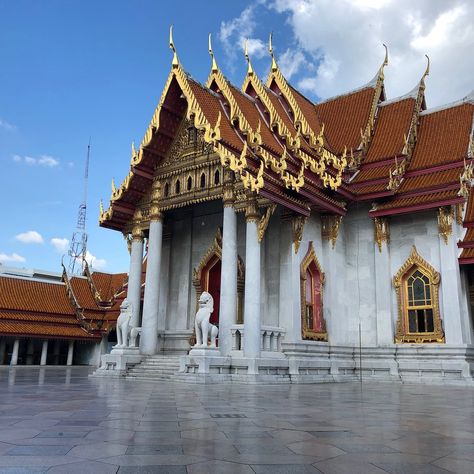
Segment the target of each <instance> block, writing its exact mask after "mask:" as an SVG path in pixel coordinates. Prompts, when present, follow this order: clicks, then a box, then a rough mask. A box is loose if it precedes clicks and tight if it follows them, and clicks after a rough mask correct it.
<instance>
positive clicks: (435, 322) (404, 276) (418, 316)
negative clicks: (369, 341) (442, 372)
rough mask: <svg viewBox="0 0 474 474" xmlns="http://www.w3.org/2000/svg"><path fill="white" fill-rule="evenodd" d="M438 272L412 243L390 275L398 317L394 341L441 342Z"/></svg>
mask: <svg viewBox="0 0 474 474" xmlns="http://www.w3.org/2000/svg"><path fill="white" fill-rule="evenodd" d="M439 284H440V274H439V273H438V272H437V271H436V270H435V269H434V268H433V267H432V266H431V265H430V264H429V263H428V262H427V261H426V260H424V259H423V258H422V257H421V256H420V255H419V254H418V252H417V250H416V247H415V246H413V248H412V250H411V252H410V256H409V257H408V259H407V261H406V262H405V263H404V264H403V265H402V267H401V268H400V270H399V271H398V272H397V274H396V275H395V276H394V278H393V285H394V286H395V291H396V294H397V304H398V319H397V324H396V333H395V342H396V343H402V342H411V343H425V342H444V332H443V328H442V323H441V317H440V309H439Z"/></svg>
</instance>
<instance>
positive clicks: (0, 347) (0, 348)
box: [0, 339, 74, 365]
mask: <svg viewBox="0 0 474 474" xmlns="http://www.w3.org/2000/svg"><path fill="white" fill-rule="evenodd" d="M32 341H33V340H32V339H30V341H29V344H28V354H27V355H30V354H31V353H32V346H31V344H32ZM5 342H6V341H5V339H2V340H1V341H0V356H1V357H2V358H4V354H5V347H6V344H5ZM48 345H49V341H48V340H47V339H45V340H43V344H42V346H41V357H40V365H46V362H47V359H48ZM19 351H20V339H15V340H14V341H13V350H12V355H11V358H10V365H18V355H19ZM55 355H59V344H58V342H56V346H55ZM73 357H74V341H73V340H71V341H69V345H68V351H67V361H66V365H72V361H73Z"/></svg>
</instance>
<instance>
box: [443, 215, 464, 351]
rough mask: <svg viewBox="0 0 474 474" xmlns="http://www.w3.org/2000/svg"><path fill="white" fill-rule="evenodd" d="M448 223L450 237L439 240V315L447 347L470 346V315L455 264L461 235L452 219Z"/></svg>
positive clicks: (457, 263)
mask: <svg viewBox="0 0 474 474" xmlns="http://www.w3.org/2000/svg"><path fill="white" fill-rule="evenodd" d="M447 219H449V217H447ZM450 219H451V221H452V222H451V223H450V224H451V228H450V232H452V234H450V235H447V236H446V237H443V236H442V235H440V236H439V251H440V262H441V268H440V273H441V283H440V313H441V319H442V323H443V328H444V334H445V340H446V344H455V345H460V344H469V343H470V342H471V338H470V328H469V322H468V319H469V312H468V308H467V298H466V296H464V294H463V289H462V284H461V272H460V268H459V262H458V253H459V249H458V247H457V241H458V239H460V235H458V229H457V225H456V223H455V222H454V219H453V218H452V217H451V218H450ZM448 222H449V221H448Z"/></svg>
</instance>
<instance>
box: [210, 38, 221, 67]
mask: <svg viewBox="0 0 474 474" xmlns="http://www.w3.org/2000/svg"><path fill="white" fill-rule="evenodd" d="M209 54H210V55H211V58H212V68H211V71H212V72H217V71H218V70H219V68H218V67H217V63H216V58H215V57H214V52H213V51H212V43H211V33H209Z"/></svg>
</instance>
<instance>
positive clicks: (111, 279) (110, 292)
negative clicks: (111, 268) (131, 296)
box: [91, 272, 127, 301]
mask: <svg viewBox="0 0 474 474" xmlns="http://www.w3.org/2000/svg"><path fill="white" fill-rule="evenodd" d="M91 278H92V281H93V282H94V285H95V287H96V288H97V291H98V292H99V294H100V298H101V300H102V301H110V300H111V299H112V297H113V296H114V295H115V293H117V291H119V290H120V289H121V288H122V287H123V285H124V284H125V281H126V280H127V274H126V273H102V272H93V273H92V274H91Z"/></svg>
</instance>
